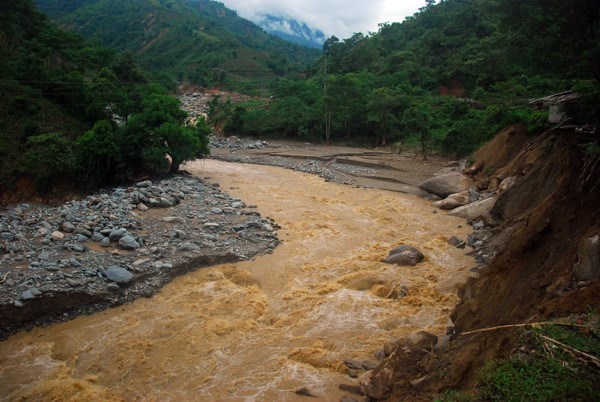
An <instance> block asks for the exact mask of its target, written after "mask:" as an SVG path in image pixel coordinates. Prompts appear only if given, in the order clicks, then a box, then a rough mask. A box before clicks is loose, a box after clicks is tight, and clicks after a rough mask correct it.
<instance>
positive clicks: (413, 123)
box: [402, 103, 433, 159]
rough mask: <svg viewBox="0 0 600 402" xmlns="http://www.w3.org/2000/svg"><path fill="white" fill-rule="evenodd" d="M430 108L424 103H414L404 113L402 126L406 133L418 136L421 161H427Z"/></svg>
mask: <svg viewBox="0 0 600 402" xmlns="http://www.w3.org/2000/svg"><path fill="white" fill-rule="evenodd" d="M432 117H433V116H432V112H431V108H430V107H429V105H428V104H426V103H416V104H414V105H413V106H411V107H409V108H408V109H406V110H405V111H404V114H403V115H402V124H404V126H405V127H406V130H407V131H410V132H411V133H414V134H416V135H418V137H419V143H420V144H421V154H422V155H423V159H427V156H428V154H429V146H430V141H431V135H430V130H431V121H432Z"/></svg>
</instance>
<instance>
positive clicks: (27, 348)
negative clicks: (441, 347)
mask: <svg viewBox="0 0 600 402" xmlns="http://www.w3.org/2000/svg"><path fill="white" fill-rule="evenodd" d="M186 169H188V170H190V171H191V172H193V173H196V174H200V175H202V176H210V177H211V179H210V180H211V181H214V182H219V183H220V184H221V187H222V188H223V189H224V190H225V191H227V192H230V193H231V194H233V195H234V196H235V197H238V198H239V199H242V200H244V201H245V202H247V203H249V204H250V203H252V204H256V205H257V206H258V211H259V212H260V213H261V214H262V215H263V216H269V217H271V218H273V219H274V220H275V222H277V223H278V224H279V225H281V229H280V230H279V232H278V235H279V237H280V238H281V239H282V240H283V244H282V245H280V246H279V247H278V248H276V249H275V251H274V253H273V254H270V255H266V256H262V257H258V258H256V259H255V260H253V261H246V262H239V263H235V264H226V265H222V266H217V267H214V268H209V269H205V270H202V271H198V272H195V273H192V274H189V275H186V276H185V277H180V278H178V279H176V280H175V281H173V282H171V283H170V284H168V285H167V286H166V287H165V288H164V289H163V291H161V292H160V293H159V294H157V295H155V296H154V297H152V298H149V299H138V300H137V301H135V302H133V303H130V304H127V305H124V306H122V307H119V308H115V309H110V310H106V311H104V312H102V313H99V314H97V315H94V316H88V317H80V318H77V319H75V320H72V321H69V322H66V323H60V324H56V325H53V326H50V327H47V328H36V329H34V330H32V331H30V332H28V333H21V334H18V335H16V336H13V337H11V338H10V339H8V340H7V341H4V342H2V343H0V361H1V363H2V364H1V365H0V367H1V368H0V370H1V374H2V378H3V387H2V397H3V398H5V399H18V398H24V399H35V400H40V399H42V400H43V399H52V398H53V397H60V398H69V397H74V398H78V399H84V398H87V399H91V400H97V399H113V400H119V399H126V400H132V399H136V398H142V399H156V400H194V399H206V400H257V401H258V400H304V398H306V397H303V396H299V395H297V394H295V393H294V391H295V390H297V389H299V388H302V387H305V388H307V389H308V390H310V392H311V393H313V394H315V395H317V396H318V398H319V400H330V401H336V400H339V398H340V396H342V395H344V394H346V393H342V392H341V391H338V390H337V385H338V384H340V383H349V382H350V383H352V382H353V381H354V380H353V379H352V378H350V377H349V376H348V374H349V372H348V367H347V365H345V364H344V360H345V359H346V360H348V359H355V360H358V361H364V360H366V362H365V363H366V364H367V365H376V364H377V359H376V357H375V354H376V353H377V352H379V351H380V350H381V349H382V347H383V345H384V344H385V343H387V342H389V341H392V340H394V339H396V338H398V337H401V336H403V335H405V334H408V333H411V332H415V331H417V330H421V329H425V330H428V331H431V332H433V333H436V334H438V335H440V336H443V335H444V334H445V332H446V328H447V326H448V325H449V324H450V322H449V321H448V317H449V314H450V312H451V311H452V309H453V308H454V305H455V304H456V303H457V301H458V299H457V296H456V295H455V293H454V289H455V284H456V283H457V282H460V281H461V280H463V279H464V278H465V277H466V276H467V275H468V273H469V269H470V268H471V267H472V264H473V261H472V258H470V257H468V256H465V250H460V249H457V248H455V247H452V246H450V245H449V244H448V243H447V240H448V238H449V237H450V236H453V235H458V236H462V237H464V236H465V235H466V233H467V232H468V231H469V230H470V228H469V227H468V226H467V225H464V224H463V221H462V220H461V219H459V218H454V217H451V216H447V215H445V214H440V213H438V214H433V213H432V208H431V206H430V202H429V201H426V200H423V199H421V198H418V197H415V196H410V195H404V194H400V193H392V192H385V191H380V190H376V189H363V188H353V187H351V186H341V185H338V184H334V183H327V182H324V181H323V180H322V179H321V178H319V177H317V176H314V175H305V174H301V173H297V172H293V171H291V170H283V169H279V168H274V167H267V166H261V167H257V166H253V165H236V164H228V163H223V162H217V161H201V162H198V163H196V164H192V165H189V166H187V167H186ZM399 243H408V244H413V245H415V246H418V247H419V248H420V249H421V250H422V251H423V252H424V254H425V257H426V260H425V262H424V263H422V264H419V265H417V266H415V267H398V266H395V265H390V264H385V263H383V262H382V259H383V258H384V257H385V256H386V255H387V252H388V251H389V249H390V248H392V247H393V246H395V245H397V244H399ZM402 289H406V291H402V292H399V291H398V290H402ZM394 290H396V291H394ZM356 374H359V373H356Z"/></svg>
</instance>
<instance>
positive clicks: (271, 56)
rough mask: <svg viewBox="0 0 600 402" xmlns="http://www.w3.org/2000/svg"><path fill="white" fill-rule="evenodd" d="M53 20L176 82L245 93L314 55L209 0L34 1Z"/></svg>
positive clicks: (303, 65) (296, 69)
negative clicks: (129, 55) (129, 54)
mask: <svg viewBox="0 0 600 402" xmlns="http://www.w3.org/2000/svg"><path fill="white" fill-rule="evenodd" d="M37 4H38V6H39V7H40V9H41V10H42V12H45V13H47V14H48V16H49V17H50V18H52V19H53V20H54V21H56V22H57V23H58V24H59V25H60V26H62V27H64V28H67V29H70V30H72V31H74V32H76V33H78V34H81V35H83V36H85V37H93V38H97V39H99V40H100V41H101V42H102V43H103V44H104V45H107V46H110V47H114V48H116V49H117V50H120V51H123V50H130V51H132V52H133V53H134V55H135V57H136V59H137V60H138V61H139V62H140V64H141V65H142V66H143V67H144V68H146V69H148V70H149V71H153V72H156V73H162V74H166V75H167V76H169V77H170V78H171V79H177V81H179V82H190V83H193V84H196V85H200V86H224V87H233V88H236V89H238V90H245V91H251V90H253V89H256V88H257V87H260V86H262V85H264V83H265V81H267V80H270V79H274V78H275V77H278V76H284V75H287V74H294V73H299V72H302V71H303V70H304V69H305V68H306V67H307V66H308V65H310V64H311V63H313V62H314V61H315V60H316V58H317V57H318V56H319V52H318V51H317V50H315V49H310V48H308V47H304V46H300V45H296V44H290V43H289V42H285V41H284V40H283V39H280V38H277V37H275V36H272V35H269V34H267V33H266V32H264V31H263V30H262V29H261V28H260V27H259V26H258V25H256V24H254V23H253V22H251V21H249V20H246V19H244V18H241V17H239V16H238V15H237V12H235V11H233V10H230V9H228V8H227V7H225V5H224V4H223V3H220V2H217V1H211V0H148V1H142V0H132V1H129V2H114V1H111V0H76V1H75V2H74V3H72V2H71V3H69V4H65V3H63V2H62V1H60V0H37Z"/></svg>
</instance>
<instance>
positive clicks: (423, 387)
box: [371, 127, 600, 400]
mask: <svg viewBox="0 0 600 402" xmlns="http://www.w3.org/2000/svg"><path fill="white" fill-rule="evenodd" d="M589 141H590V138H589V137H586V136H585V135H584V134H578V133H575V132H573V131H567V130H554V131H551V132H548V133H546V134H544V135H542V136H540V137H537V138H532V137H529V136H527V134H526V131H525V130H524V129H523V128H522V127H516V128H511V129H507V130H505V131H504V132H502V133H501V134H500V135H498V136H496V138H494V139H493V140H492V141H491V142H490V143H489V144H487V145H486V146H484V147H483V148H482V149H481V150H480V151H478V152H477V153H476V154H475V163H474V165H473V167H472V168H471V169H470V170H468V172H470V174H471V175H472V176H473V177H474V179H475V180H476V181H477V182H486V183H487V182H494V181H497V180H498V179H500V180H501V179H503V178H506V177H509V176H513V177H514V178H515V182H514V185H513V186H512V187H511V188H509V189H508V190H507V191H505V192H504V193H502V194H500V196H499V198H498V200H497V202H496V204H495V206H494V207H493V209H492V210H491V211H490V214H489V215H488V216H487V217H486V219H485V221H486V222H487V224H488V225H489V226H491V227H492V228H493V229H492V231H493V233H494V238H493V240H492V241H491V242H490V244H489V245H488V247H489V248H490V249H491V250H493V252H494V254H495V255H496V257H495V258H494V259H492V261H491V262H490V264H489V266H488V267H487V268H485V269H484V270H481V271H480V273H481V277H480V278H477V279H471V280H469V282H468V283H467V285H466V286H464V287H463V289H462V291H461V303H460V304H459V305H458V307H457V308H456V309H455V310H454V312H453V314H452V318H453V321H454V323H455V325H456V328H455V330H456V336H455V338H454V340H453V342H451V344H450V346H449V347H448V349H446V350H445V351H443V352H442V353H439V354H437V355H429V354H426V353H423V352H422V351H416V353H413V354H412V355H408V354H406V353H402V351H400V350H399V353H397V354H396V355H395V356H394V357H393V358H390V359H389V360H388V361H387V362H385V364H382V365H380V366H379V367H378V369H376V370H375V372H374V375H373V378H374V379H375V380H374V381H372V382H371V385H372V388H371V390H372V392H373V395H372V396H374V398H373V399H389V400H431V398H433V397H434V395H436V394H437V393H439V392H441V391H442V390H444V389H446V388H453V389H461V390H469V389H472V388H473V386H474V385H475V384H476V381H477V377H478V374H479V373H480V370H481V368H482V367H483V366H484V364H485V363H486V362H488V361H489V360H491V359H494V358H499V357H502V356H505V355H507V354H508V353H510V352H511V351H513V350H514V348H515V346H516V339H517V330H516V329H503V330H495V331H489V332H481V333H476V334H472V335H466V336H461V333H463V332H467V331H471V330H475V329H481V328H489V327H494V326H499V325H504V324H521V323H528V322H529V323H531V322H538V321H544V320H546V319H551V318H555V317H564V316H567V315H570V314H580V313H585V312H590V311H598V308H599V307H600V296H599V295H600V281H599V280H598V277H599V275H600V271H599V269H598V259H597V258H598V241H597V236H598V235H599V234H600V219H599V218H600V212H599V211H600V162H599V159H598V155H597V154H594V153H587V152H585V149H584V147H583V146H582V144H585V143H586V142H589ZM594 239H595V240H594ZM582 268H585V269H582ZM407 367H410V369H409V370H407V369H406V368H407ZM415 379H418V381H416V382H415Z"/></svg>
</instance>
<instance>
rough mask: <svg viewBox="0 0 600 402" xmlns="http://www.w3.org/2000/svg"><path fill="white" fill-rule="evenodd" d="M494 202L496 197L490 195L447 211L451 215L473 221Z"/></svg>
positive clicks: (488, 209) (489, 208) (484, 212)
mask: <svg viewBox="0 0 600 402" xmlns="http://www.w3.org/2000/svg"><path fill="white" fill-rule="evenodd" d="M495 203H496V198H494V197H490V198H486V199H484V200H481V201H476V202H473V203H471V204H467V205H464V206H462V207H458V208H455V209H453V210H452V211H450V212H449V214H450V215H452V216H459V217H461V218H465V219H466V220H467V221H474V220H475V219H477V218H479V217H481V216H483V215H485V214H486V213H488V212H489V211H490V210H491V209H492V207H493V206H494V204H495Z"/></svg>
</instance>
